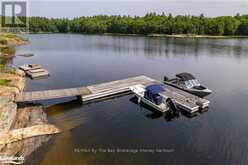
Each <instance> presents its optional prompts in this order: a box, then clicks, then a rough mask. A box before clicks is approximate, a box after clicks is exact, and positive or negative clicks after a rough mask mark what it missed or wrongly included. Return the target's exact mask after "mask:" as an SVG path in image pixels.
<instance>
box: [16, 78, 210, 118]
mask: <svg viewBox="0 0 248 165" xmlns="http://www.w3.org/2000/svg"><path fill="white" fill-rule="evenodd" d="M153 83H161V82H159V81H157V80H154V79H152V78H149V77H147V76H137V77H132V78H127V79H123V80H118V81H111V82H107V83H101V84H96V85H90V86H85V87H79V88H69V89H55V90H44V91H32V92H23V93H21V94H19V95H17V96H16V98H15V101H16V102H31V101H37V100H49V99H58V98H64V97H72V96H77V97H81V99H82V101H83V102H92V101H95V100H98V99H104V98H111V97H115V96H116V95H119V94H127V93H130V87H131V86H134V85H139V84H141V85H144V86H147V85H150V84H153ZM164 87H165V88H166V89H167V90H166V91H165V92H164V93H163V95H166V96H167V97H171V98H174V99H175V101H176V103H177V105H178V106H179V107H180V108H182V109H184V110H186V111H187V112H189V113H194V112H196V111H198V110H199V108H204V107H205V106H208V104H209V101H208V100H206V99H201V98H199V97H197V96H194V95H192V94H190V93H187V92H184V91H181V90H179V89H177V88H174V87H170V86H168V85H164Z"/></svg>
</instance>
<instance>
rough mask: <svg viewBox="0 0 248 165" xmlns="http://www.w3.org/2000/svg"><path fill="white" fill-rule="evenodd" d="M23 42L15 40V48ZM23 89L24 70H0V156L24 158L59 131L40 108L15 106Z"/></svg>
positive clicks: (24, 42)
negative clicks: (16, 98)
mask: <svg viewBox="0 0 248 165" xmlns="http://www.w3.org/2000/svg"><path fill="white" fill-rule="evenodd" d="M11 41H12V40H11ZM26 43H27V42H26V41H23V42H21V41H19V40H18V43H14V45H21V44H26ZM0 45H1V44H0ZM0 47H1V46H0ZM4 56H5V57H6V56H7V55H4ZM0 57H3V56H1V55H0ZM24 88H25V73H24V72H23V71H21V70H19V69H13V70H10V71H7V72H6V71H0V137H1V144H0V154H4V155H5V156H23V157H24V158H25V159H26V158H27V157H28V156H29V155H30V154H31V153H32V152H33V151H35V150H36V149H37V148H38V147H40V146H41V145H42V144H43V143H45V142H47V141H48V140H49V139H50V138H51V135H50V134H53V133H59V132H60V130H59V129H58V128H57V127H56V126H53V125H50V124H49V123H48V120H47V115H46V113H45V112H44V109H43V107H42V106H41V105H33V104H22V105H17V104H16V103H15V102H14V99H15V96H16V95H17V94H19V93H20V92H22V91H23V90H24ZM0 164H1V162H0Z"/></svg>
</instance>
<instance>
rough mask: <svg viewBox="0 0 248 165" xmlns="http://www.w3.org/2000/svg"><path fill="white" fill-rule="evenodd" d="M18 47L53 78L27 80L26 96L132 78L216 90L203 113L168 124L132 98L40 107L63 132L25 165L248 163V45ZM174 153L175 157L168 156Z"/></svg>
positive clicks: (91, 39)
mask: <svg viewBox="0 0 248 165" xmlns="http://www.w3.org/2000/svg"><path fill="white" fill-rule="evenodd" d="M29 39H30V41H31V43H32V44H30V45H26V46H21V47H18V48H17V54H18V53H25V52H32V53H34V55H35V56H34V57H32V58H24V57H16V58H15V59H14V61H13V63H14V64H16V65H22V64H25V63H38V64H41V65H43V66H44V67H45V68H47V69H48V70H49V71H50V73H51V76H50V77H49V78H48V79H43V80H28V81H27V87H26V91H31V90H42V89H55V88H70V87H77V86H82V85H88V84H94V83H100V82H106V81H111V80H117V79H122V78H127V77H130V76H137V75H141V74H144V75H147V76H150V77H152V78H155V79H162V77H163V76H164V75H167V76H169V77H173V75H174V74H175V73H178V72H184V71H186V72H191V73H193V74H194V75H195V76H196V77H197V78H198V79H199V80H201V82H202V83H203V84H206V85H207V86H208V87H209V88H210V89H212V90H213V91H214V93H213V94H212V95H210V96H209V97H208V99H209V100H210V101H211V104H210V108H209V110H208V112H205V113H203V114H201V115H198V116H196V117H194V118H188V117H186V116H184V115H180V117H178V118H173V119H168V118H165V117H164V116H158V115H156V114H154V113H152V112H151V111H149V110H148V109H147V108H145V107H140V106H138V105H136V104H135V103H134V102H133V101H132V97H133V96H132V95H129V96H124V97H120V98H115V99H112V100H107V101H104V102H99V103H94V104H88V105H81V103H80V102H78V101H76V100H75V98H66V99H59V100H50V101H42V102H38V103H42V104H44V105H45V106H46V107H47V113H48V117H49V120H50V121H51V122H52V123H55V124H56V125H58V126H59V127H60V128H62V129H63V130H65V132H64V133H62V134H59V135H57V136H55V137H54V138H53V139H52V140H51V141H50V142H49V143H48V144H45V145H44V146H43V147H41V148H40V149H39V150H38V151H37V152H35V153H34V154H33V155H32V156H33V159H32V161H31V162H30V164H42V165H48V164H51V165H54V164H62V165H63V164H74V165H76V164H80V165H82V164H85V165H88V164H90V165H102V164H119V165H122V164H123V165H126V164H129V165H131V164H145V165H154V164H168V165H181V164H196V165H208V164H213V165H219V164H225V165H234V164H238V165H246V164H247V163H248V139H247V137H248V131H247V128H248V120H247V117H248V109H247V107H248V106H247V103H248V78H247V71H248V58H247V57H248V40H246V39H240V40H238V39H228V40H221V39H219V40H212V39H166V38H146V37H125V36H122V37H118V36H97V35H95V36H94V35H63V34H51V35H47V34H44V35H30V36H29ZM88 148H95V149H99V148H102V149H117V148H120V149H142V148H144V149H166V150H167V151H168V152H164V153H153V154H152V153H144V152H139V153H103V152H102V153H97V154H95V153H86V152H75V151H77V149H88ZM169 151H172V152H169Z"/></svg>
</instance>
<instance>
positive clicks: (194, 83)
mask: <svg viewBox="0 0 248 165" xmlns="http://www.w3.org/2000/svg"><path fill="white" fill-rule="evenodd" d="M191 82H192V84H193V85H194V86H201V84H200V83H199V81H198V80H196V79H194V80H191Z"/></svg>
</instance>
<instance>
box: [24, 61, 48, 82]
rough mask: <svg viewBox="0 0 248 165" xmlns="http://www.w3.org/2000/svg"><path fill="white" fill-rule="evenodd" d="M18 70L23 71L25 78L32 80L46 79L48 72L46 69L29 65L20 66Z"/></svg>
mask: <svg viewBox="0 0 248 165" xmlns="http://www.w3.org/2000/svg"><path fill="white" fill-rule="evenodd" d="M19 69H21V70H23V71H24V72H25V74H26V75H27V76H29V77H30V78H32V79H37V78H43V77H48V76H49V72H48V70H46V69H43V68H42V66H40V65H38V64H29V65H23V66H20V67H19Z"/></svg>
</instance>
